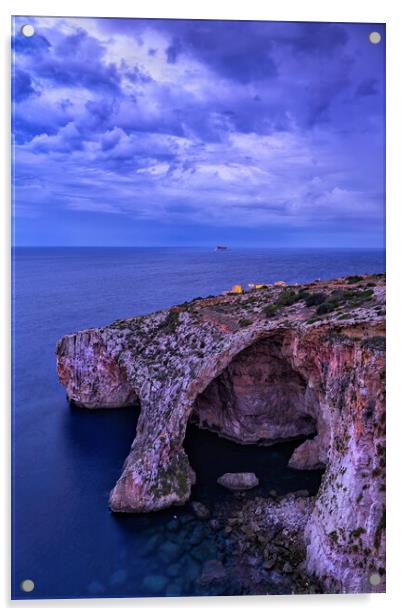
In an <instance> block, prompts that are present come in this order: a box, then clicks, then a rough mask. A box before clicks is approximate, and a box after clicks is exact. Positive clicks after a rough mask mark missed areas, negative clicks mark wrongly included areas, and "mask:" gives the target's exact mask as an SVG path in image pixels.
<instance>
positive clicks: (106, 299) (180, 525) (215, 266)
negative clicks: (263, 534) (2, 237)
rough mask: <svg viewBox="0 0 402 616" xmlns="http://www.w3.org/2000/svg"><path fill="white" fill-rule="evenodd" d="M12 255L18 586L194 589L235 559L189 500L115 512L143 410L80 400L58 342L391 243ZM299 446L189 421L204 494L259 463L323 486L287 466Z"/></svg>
mask: <svg viewBox="0 0 402 616" xmlns="http://www.w3.org/2000/svg"><path fill="white" fill-rule="evenodd" d="M13 261H14V293H13V296H14V297H13V313H14V357H13V368H14V396H13V435H14V436H13V440H14V447H13V575H12V594H13V596H14V597H16V598H35V597H36V598H46V597H96V596H145V595H150V594H151V595H162V596H164V595H166V594H194V593H195V592H196V586H195V584H194V582H195V580H196V578H197V577H198V575H199V573H200V570H201V566H202V563H203V562H205V560H208V559H210V558H224V554H225V539H224V537H221V536H220V535H219V533H218V534H215V533H212V532H210V531H209V530H208V529H209V527H208V525H207V524H205V523H204V522H200V521H198V520H196V519H195V518H194V516H193V515H192V514H191V512H190V510H189V508H188V507H184V508H180V509H172V510H170V511H167V512H161V513H157V514H150V515H147V516H116V515H112V514H111V513H110V512H109V510H108V508H107V498H108V492H109V490H110V489H111V487H112V486H113V484H114V482H115V481H116V479H117V478H118V475H119V471H120V469H121V465H122V463H123V461H124V458H125V456H126V454H127V452H128V451H129V447H130V444H131V442H132V439H133V437H134V434H135V424H136V415H137V413H138V410H136V409H134V408H132V409H117V410H112V411H111V410H106V411H85V410H80V409H74V408H70V407H69V405H68V404H67V402H66V400H65V395H64V390H63V388H61V387H60V386H59V384H58V382H57V379H56V374H55V361H54V348H55V344H56V341H57V340H58V338H59V337H60V336H62V335H64V334H66V333H68V332H71V331H75V330H77V329H82V328H85V327H92V326H98V325H103V324H106V323H109V322H111V321H112V320H114V319H117V318H123V317H125V316H132V315H136V314H144V313H147V312H150V311H152V310H156V309H160V308H165V307H168V306H170V305H172V304H175V303H180V302H183V301H185V300H188V299H191V298H192V297H195V296H200V295H208V294H216V293H220V292H222V291H223V290H225V289H227V288H229V287H230V286H232V285H233V284H235V283H241V284H243V285H246V284H247V283H248V282H273V281H275V280H278V279H282V280H286V281H287V282H305V281H309V280H312V279H315V278H322V279H325V278H332V277H334V276H338V275H347V274H355V273H365V272H373V273H374V272H382V271H384V255H383V253H381V252H377V251H332V250H331V251H330V250H328V251H309V250H301V251H296V250H295V251H289V250H284V251H281V250H274V251H268V250H255V251H254V250H233V251H231V250H228V251H227V252H221V253H214V252H213V251H210V250H206V249H173V248H169V249H19V250H17V251H16V252H15V254H14V259H13ZM295 446H296V443H288V444H283V445H278V446H275V447H272V448H268V449H264V448H258V447H250V448H249V447H241V446H238V445H235V444H233V443H230V442H227V441H224V440H223V439H219V438H218V437H217V436H216V435H213V434H209V433H207V432H201V431H199V430H196V429H195V428H190V429H189V431H188V436H187V439H186V449H187V451H188V454H189V457H190V460H191V462H192V464H193V466H194V468H195V469H196V471H197V475H198V477H199V484H198V485H197V486H196V488H195V493H194V497H195V498H199V499H202V500H204V501H207V502H208V504H210V505H211V506H213V504H214V502H215V501H216V500H219V499H224V498H228V495H226V494H225V492H224V491H223V489H222V488H220V487H219V486H217V485H216V477H217V476H218V475H219V474H222V472H226V471H230V470H232V471H235V470H254V471H255V472H256V473H257V475H258V476H259V477H260V478H261V480H262V486H261V488H260V490H261V491H262V493H263V492H264V490H268V489H272V488H274V489H277V490H278V491H279V492H280V493H285V492H287V491H290V490H292V489H297V488H304V487H306V488H309V489H310V490H312V491H314V490H315V489H317V487H318V485H319V475H318V474H314V473H312V474H311V473H306V474H301V473H298V472H296V471H291V470H290V469H287V467H286V462H287V459H288V458H289V456H290V455H291V452H292V451H293V449H294V447H295ZM205 451H208V459H207V463H206V457H205ZM250 466H251V467H252V468H250ZM174 516H177V517H174ZM26 578H30V579H33V580H34V581H35V590H34V591H33V592H32V593H30V594H29V595H26V594H24V593H23V592H22V591H21V590H20V588H19V585H20V582H21V581H22V580H23V579H26Z"/></svg>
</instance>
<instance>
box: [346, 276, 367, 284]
mask: <svg viewBox="0 0 402 616" xmlns="http://www.w3.org/2000/svg"><path fill="white" fill-rule="evenodd" d="M362 280H364V278H363V276H347V277H346V282H347V283H348V284H354V283H355V282H361V281H362Z"/></svg>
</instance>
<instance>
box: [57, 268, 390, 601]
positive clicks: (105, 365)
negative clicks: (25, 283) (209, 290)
mask: <svg viewBox="0 0 402 616" xmlns="http://www.w3.org/2000/svg"><path fill="white" fill-rule="evenodd" d="M317 296H318V298H317ZM323 298H324V299H323ZM384 301H385V281H384V277H382V276H380V275H379V276H366V277H357V280H356V279H349V280H348V279H339V280H335V281H329V282H316V283H312V284H310V285H301V286H294V287H286V288H278V287H275V286H270V287H267V288H263V289H259V290H258V291H257V290H256V291H253V292H250V293H247V294H244V295H236V296H231V295H226V296H218V297H214V298H210V299H205V300H195V301H192V302H188V303H186V304H182V305H180V306H175V307H173V308H171V309H170V310H165V311H160V312H157V313H153V314H151V315H147V316H144V317H135V318H133V319H127V320H123V321H116V322H114V323H112V324H111V325H109V326H107V327H104V328H98V329H92V330H86V331H83V332H78V333H75V334H71V335H68V336H65V337H64V338H62V339H61V340H60V341H59V343H58V346H57V369H58V375H59V380H60V382H61V383H62V384H63V385H64V386H65V387H66V391H67V395H68V397H69V399H70V400H71V401H72V402H74V403H75V404H76V405H78V406H84V407H88V408H102V407H119V406H129V405H131V404H133V402H134V401H136V400H139V402H140V405H141V415H140V419H139V422H138V428H137V435H136V438H135V440H134V442H133V445H132V448H131V451H130V453H129V455H128V457H127V459H126V462H125V464H124V467H123V471H122V474H121V476H120V478H119V480H118V481H117V483H116V485H115V487H114V489H113V490H112V492H111V495H110V507H111V508H112V509H113V510H114V511H126V512H143V511H153V510H157V509H162V508H165V507H169V506H170V505H173V504H176V505H177V504H182V503H184V502H185V501H187V500H188V499H189V496H190V492H191V486H192V484H193V483H194V481H195V480H196V478H195V474H194V472H193V470H192V469H191V467H190V464H189V462H188V458H187V455H186V453H185V451H184V449H183V440H184V436H185V432H186V426H187V422H188V421H189V419H191V420H193V421H195V422H197V423H198V424H199V425H200V426H201V427H203V428H207V429H212V430H214V431H216V432H218V433H219V434H221V436H224V437H226V438H231V439H233V440H236V441H237V442H240V443H255V442H258V443H260V444H266V445H269V444H270V443H272V442H276V441H278V440H283V439H289V438H295V437H300V436H307V435H309V436H312V435H313V434H316V436H315V437H314V438H313V439H312V440H308V441H306V442H305V443H303V444H302V445H301V446H300V447H299V448H298V449H296V451H295V452H294V455H293V457H292V459H291V465H292V466H294V467H295V468H317V467H322V466H325V467H326V471H325V474H324V478H323V482H322V486H321V488H320V491H319V494H318V496H317V499H316V501H315V504H314V507H313V509H312V512H311V514H310V515H309V518H308V522H307V524H306V528H305V535H304V538H305V545H306V566H307V569H308V570H309V571H310V572H311V573H314V574H317V575H318V576H319V577H320V579H321V580H322V581H323V583H324V584H325V586H326V588H327V589H332V590H333V589H336V590H338V591H341V592H362V591H373V590H374V591H378V590H380V591H381V590H383V589H384V553H385V546H384V540H385V539H384V526H385V504H384V503H385V497H384V490H385V479H384V475H385V402H384V397H385V383H384V377H385V372H384V370H385V352H384V340H385V338H384V334H385V320H384V314H385V311H384ZM372 573H378V574H379V575H380V577H381V584H380V585H379V586H376V587H374V588H373V587H372V586H371V585H370V582H369V579H370V575H371V574H372Z"/></svg>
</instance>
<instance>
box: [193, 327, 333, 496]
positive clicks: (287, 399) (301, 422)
mask: <svg viewBox="0 0 402 616" xmlns="http://www.w3.org/2000/svg"><path fill="white" fill-rule="evenodd" d="M318 411H319V403H318V398H317V396H316V394H315V392H314V391H312V389H311V388H310V387H309V384H308V380H307V378H306V375H305V374H302V373H301V372H300V370H297V369H295V367H294V366H293V364H292V361H291V352H290V347H289V344H288V341H287V339H286V337H285V335H278V334H277V335H273V336H269V337H264V338H262V339H260V340H257V341H256V342H254V343H253V344H251V345H250V346H248V347H247V348H245V349H244V350H242V351H240V352H239V353H238V354H237V355H236V356H235V357H234V358H233V359H232V360H231V361H230V362H229V363H228V365H227V366H226V368H225V369H224V370H222V371H221V372H220V373H219V374H218V375H217V376H216V377H215V378H214V379H213V380H212V381H211V382H210V383H209V385H208V386H207V387H206V388H205V389H204V391H202V392H201V393H200V394H199V395H198V397H197V398H196V400H195V403H194V405H193V410H192V414H191V416H190V419H189V422H188V426H187V432H186V438H185V441H184V448H185V450H186V453H187V455H188V457H189V460H190V464H191V466H192V468H193V469H194V470H195V472H196V475H197V481H196V484H195V486H194V488H193V497H194V496H195V497H206V498H208V497H213V496H214V495H215V496H218V495H219V494H222V490H223V488H221V487H220V486H218V485H217V483H216V480H217V478H218V477H219V476H220V475H222V474H224V473H231V472H233V473H237V472H254V473H255V474H256V475H257V477H258V479H259V482H260V483H259V487H258V488H255V489H254V490H253V491H252V492H253V494H256V493H267V492H269V491H272V490H275V492H276V493H278V494H286V493H288V492H292V491H296V490H300V489H303V490H308V492H309V493H310V494H316V493H317V491H318V488H319V486H320V483H321V477H322V473H323V470H322V469H316V470H306V471H302V470H296V469H292V468H290V467H289V466H288V461H289V459H290V457H291V456H292V453H293V451H294V450H295V449H296V448H297V447H298V446H299V445H300V444H301V443H302V442H304V441H305V440H306V439H309V438H312V437H314V436H315V435H316V433H317V417H318Z"/></svg>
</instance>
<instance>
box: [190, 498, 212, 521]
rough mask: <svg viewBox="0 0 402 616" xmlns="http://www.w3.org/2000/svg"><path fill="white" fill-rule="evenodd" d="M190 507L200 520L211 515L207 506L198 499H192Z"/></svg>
mask: <svg viewBox="0 0 402 616" xmlns="http://www.w3.org/2000/svg"><path fill="white" fill-rule="evenodd" d="M191 508H192V510H193V511H194V514H195V515H196V516H197V518H199V519H200V520H208V518H210V517H211V512H210V511H209V509H208V507H207V506H206V505H204V504H203V503H200V502H198V501H193V502H192V503H191Z"/></svg>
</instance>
